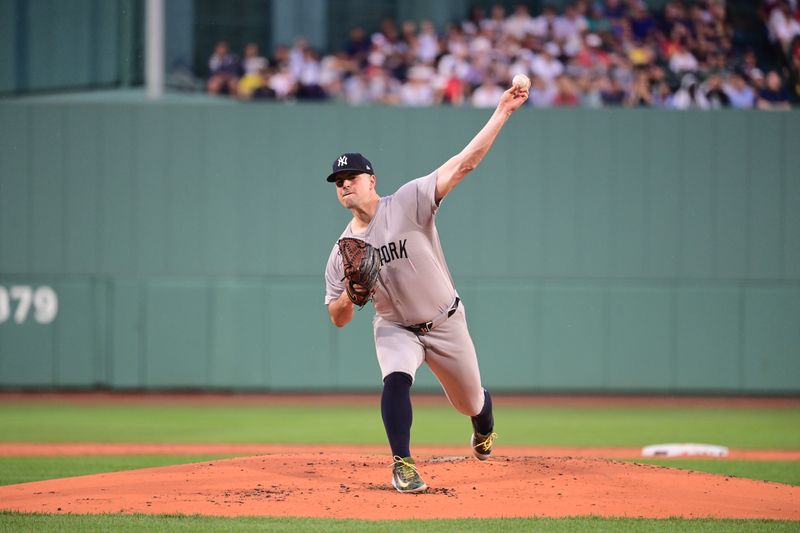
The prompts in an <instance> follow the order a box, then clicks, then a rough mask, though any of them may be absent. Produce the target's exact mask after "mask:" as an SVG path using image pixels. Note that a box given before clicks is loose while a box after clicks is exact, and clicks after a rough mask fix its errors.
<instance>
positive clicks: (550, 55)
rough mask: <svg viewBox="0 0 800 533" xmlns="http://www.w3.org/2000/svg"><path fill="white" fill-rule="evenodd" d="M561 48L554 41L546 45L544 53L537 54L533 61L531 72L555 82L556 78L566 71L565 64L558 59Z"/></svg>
mask: <svg viewBox="0 0 800 533" xmlns="http://www.w3.org/2000/svg"><path fill="white" fill-rule="evenodd" d="M558 54H559V49H558V45H557V44H556V43H554V42H549V43H547V44H546V45H544V48H543V49H542V53H541V54H538V55H536V56H535V57H534V58H533V60H532V61H531V73H533V75H534V76H537V77H539V78H541V79H542V80H544V81H545V82H546V83H554V82H555V79H556V78H557V77H558V76H560V75H561V73H563V72H564V65H563V64H562V63H561V61H559V60H558Z"/></svg>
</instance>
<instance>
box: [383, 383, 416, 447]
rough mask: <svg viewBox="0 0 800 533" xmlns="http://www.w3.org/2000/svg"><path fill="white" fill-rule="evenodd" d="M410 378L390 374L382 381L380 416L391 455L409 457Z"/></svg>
mask: <svg viewBox="0 0 800 533" xmlns="http://www.w3.org/2000/svg"><path fill="white" fill-rule="evenodd" d="M412 382H413V380H412V379H411V376H409V375H408V374H406V373H405V372H392V373H391V374H389V375H388V376H386V379H384V380H383V393H382V394H381V416H382V417H383V427H384V428H386V436H387V437H388V438H389V446H390V447H391V448H392V455H397V456H399V457H410V456H411V450H410V447H411V419H412V413H411V383H412Z"/></svg>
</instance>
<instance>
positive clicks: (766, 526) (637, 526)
mask: <svg viewBox="0 0 800 533" xmlns="http://www.w3.org/2000/svg"><path fill="white" fill-rule="evenodd" d="M797 530H798V524H797V523H796V522H783V521H774V520H678V519H666V520H645V519H635V518H597V517H588V518H560V519H552V518H505V519H468V520H402V521H383V522H372V521H365V520H325V519H315V518H256V517H241V518H221V517H200V516H163V515H40V514H19V513H2V512H0V531H36V532H41V531H59V532H60V531H104V532H105V531H115V532H118V531H121V532H127V531H192V532H195V531H199V532H204V531H209V532H217V531H278V532H284V531H285V532H288V533H294V532H301V533H304V532H339V531H342V532H344V531H347V532H350V531H355V532H390V533H395V532H397V531H403V532H404V533H414V532H420V533H430V532H437V533H451V532H452V533H463V532H464V531H492V532H517V531H547V532H552V533H573V532H576V531H579V532H584V531H593V532H605V531H614V532H636V533H640V532H643V531H647V532H654V533H658V532H665V533H675V532H683V531H687V532H708V533H717V532H719V533H750V532H761V531H764V532H784V531H785V532H790V531H797Z"/></svg>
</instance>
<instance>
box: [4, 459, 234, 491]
mask: <svg viewBox="0 0 800 533" xmlns="http://www.w3.org/2000/svg"><path fill="white" fill-rule="evenodd" d="M226 457H233V456H232V455H98V456H45V457H0V485H13V484H15V483H27V482H29V481H41V480H44V479H57V478H62V477H72V476H85V475H89V474H101V473H105V472H118V471H120V470H136V469H139V468H152V467H157V466H169V465H179V464H187V463H199V462H202V461H210V460H214V459H221V458H226Z"/></svg>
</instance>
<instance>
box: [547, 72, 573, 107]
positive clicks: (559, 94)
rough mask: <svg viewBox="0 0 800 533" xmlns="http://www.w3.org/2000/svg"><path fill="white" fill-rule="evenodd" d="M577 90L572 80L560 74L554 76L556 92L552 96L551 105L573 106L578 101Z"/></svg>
mask: <svg viewBox="0 0 800 533" xmlns="http://www.w3.org/2000/svg"><path fill="white" fill-rule="evenodd" d="M577 93H578V91H577V87H576V86H575V84H574V83H573V82H572V80H571V79H570V78H569V77H567V76H565V75H561V76H559V77H558V78H556V94H555V97H554V98H553V104H552V105H553V106H555V107H575V106H577V105H578V103H579V99H578V94H577Z"/></svg>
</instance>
